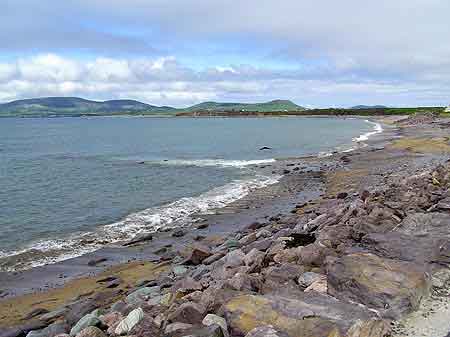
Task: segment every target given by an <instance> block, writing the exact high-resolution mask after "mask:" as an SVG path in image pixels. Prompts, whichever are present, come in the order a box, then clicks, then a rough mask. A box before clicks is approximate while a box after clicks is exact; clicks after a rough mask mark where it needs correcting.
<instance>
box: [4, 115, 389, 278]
mask: <svg viewBox="0 0 450 337" xmlns="http://www.w3.org/2000/svg"><path fill="white" fill-rule="evenodd" d="M381 131H382V128H381V126H380V125H379V124H377V123H374V122H370V121H368V120H364V119H361V118H331V117H330V118H314V117H270V118H269V117H268V118H167V117H161V118H155V117H71V118H3V119H0V271H11V270H19V269H27V268H31V267H34V266H39V265H44V264H48V263H54V262H57V261H61V260H64V259H68V258H72V257H75V256H79V255H82V254H85V253H87V252H92V251H95V250H97V249H99V248H101V247H103V246H105V245H109V244H114V243H115V242H120V241H123V240H128V239H131V238H132V237H134V236H135V235H136V234H139V233H145V232H153V231H157V230H159V229H161V228H167V227H179V226H187V225H189V224H191V223H192V222H193V221H195V220H196V218H195V215H196V214H198V213H203V214H205V213H208V212H212V211H213V210H215V209H217V208H221V207H224V206H226V205H227V204H229V203H231V202H233V201H236V200H237V199H240V198H242V197H244V196H246V195H247V194H249V193H251V192H252V191H253V190H255V189H259V188H263V187H265V186H268V185H270V184H274V183H276V182H277V181H278V180H279V179H280V178H281V175H280V174H279V173H278V174H276V173H273V174H268V173H267V172H268V171H267V170H262V169H261V167H262V166H268V165H271V164H273V163H274V162H275V161H276V160H279V159H283V158H290V157H303V156H309V155H314V156H315V155H317V156H327V155H328V154H330V153H331V152H333V151H342V152H346V151H351V150H352V149H354V148H355V146H356V144H357V143H361V142H364V141H365V140H367V139H368V137H370V136H372V135H374V134H376V133H379V132H381ZM263 147H268V148H269V149H265V150H262V149H261V148H263ZM269 172H270V170H269ZM11 261H17V264H14V263H12V264H11Z"/></svg>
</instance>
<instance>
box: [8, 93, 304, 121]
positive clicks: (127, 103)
mask: <svg viewBox="0 0 450 337" xmlns="http://www.w3.org/2000/svg"><path fill="white" fill-rule="evenodd" d="M303 110H305V108H303V107H301V106H299V105H297V104H294V103H293V102H291V101H287V100H274V101H270V102H266V103H217V102H204V103H200V104H196V105H193V106H191V107H188V108H182V109H176V108H173V107H170V106H154V105H150V104H146V103H142V102H139V101H134V100H126V99H119V100H110V101H104V102H99V101H91V100H87V99H84V98H78V97H43V98H31V99H22V100H17V101H13V102H9V103H4V104H0V117H76V116H116V115H157V114H170V115H175V114H177V113H181V114H182V113H187V114H189V113H193V112H198V111H203V112H213V111H214V112H235V111H244V112H283V111H303Z"/></svg>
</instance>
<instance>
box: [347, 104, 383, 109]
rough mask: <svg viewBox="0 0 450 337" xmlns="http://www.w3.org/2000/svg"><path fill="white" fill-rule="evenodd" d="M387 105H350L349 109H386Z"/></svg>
mask: <svg viewBox="0 0 450 337" xmlns="http://www.w3.org/2000/svg"><path fill="white" fill-rule="evenodd" d="M386 108H387V106H384V105H356V106H352V107H351V108H350V109H386Z"/></svg>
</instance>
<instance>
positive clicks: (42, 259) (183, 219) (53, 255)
mask: <svg viewBox="0 0 450 337" xmlns="http://www.w3.org/2000/svg"><path fill="white" fill-rule="evenodd" d="M280 178H281V176H270V177H268V176H256V177H254V178H252V179H248V180H236V181H233V182H231V183H229V184H226V185H224V186H221V187H217V188H214V189H212V190H210V191H208V192H206V193H203V194H201V195H199V196H197V197H189V198H182V199H179V200H177V201H175V202H173V203H170V204H167V205H163V206H161V207H152V208H149V209H146V210H143V211H140V212H137V213H134V214H130V215H128V216H127V217H126V218H124V219H123V220H121V221H118V222H116V223H113V224H109V225H105V226H102V227H100V228H98V229H97V230H96V231H94V232H87V233H79V234H72V235H69V236H68V237H66V238H64V239H51V240H50V239H49V240H41V241H38V242H33V243H32V244H30V245H28V246H27V247H25V248H24V249H21V250H17V251H11V252H1V251H0V258H1V259H4V258H11V257H15V256H18V255H24V254H25V255H26V254H30V255H33V257H37V258H35V259H34V258H33V259H31V258H30V259H29V261H27V260H28V259H22V258H19V259H18V260H22V263H20V265H18V268H17V269H28V268H31V267H36V266H41V265H45V264H51V263H55V262H58V261H62V260H66V259H69V258H73V257H77V256H80V255H83V254H86V253H89V252H93V251H95V250H98V249H99V248H101V247H103V246H104V245H105V244H114V243H116V242H119V241H124V240H129V239H131V238H133V237H134V236H135V235H137V234H139V233H143V232H154V231H156V230H158V229H160V228H167V227H173V226H186V225H188V224H190V223H192V222H194V221H195V220H196V219H195V218H193V217H192V216H193V215H194V214H196V213H200V214H208V213H211V212H212V210H214V209H217V208H222V207H224V206H226V205H228V204H229V203H231V202H233V201H236V200H238V199H240V198H243V197H245V196H246V195H248V194H249V193H250V192H251V191H252V190H255V189H259V188H263V187H266V186H268V185H272V184H275V183H276V182H278V181H279V179H280ZM40 255H41V256H40ZM1 269H3V270H10V271H11V270H14V269H15V268H14V267H4V266H3V267H2V266H1V263H0V270H1Z"/></svg>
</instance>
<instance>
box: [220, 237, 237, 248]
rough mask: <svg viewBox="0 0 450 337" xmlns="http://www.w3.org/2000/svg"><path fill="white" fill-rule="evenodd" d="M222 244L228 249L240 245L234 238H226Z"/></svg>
mask: <svg viewBox="0 0 450 337" xmlns="http://www.w3.org/2000/svg"><path fill="white" fill-rule="evenodd" d="M223 245H224V246H225V247H227V248H228V249H235V248H239V247H240V246H241V244H240V243H239V241H237V240H234V239H228V240H226V241H225V242H224V243H223Z"/></svg>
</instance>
